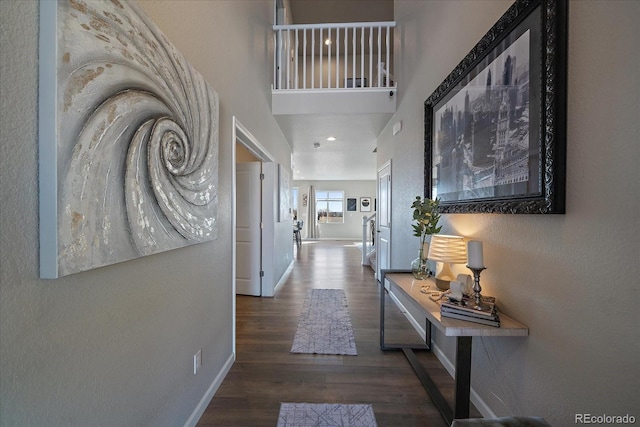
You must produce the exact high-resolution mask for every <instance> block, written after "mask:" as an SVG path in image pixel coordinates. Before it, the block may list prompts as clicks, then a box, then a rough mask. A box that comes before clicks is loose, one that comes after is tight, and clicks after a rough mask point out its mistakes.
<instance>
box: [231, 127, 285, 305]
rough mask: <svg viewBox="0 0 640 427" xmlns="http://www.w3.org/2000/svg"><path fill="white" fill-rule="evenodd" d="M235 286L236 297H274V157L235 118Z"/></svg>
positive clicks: (233, 215) (233, 216) (233, 214)
mask: <svg viewBox="0 0 640 427" xmlns="http://www.w3.org/2000/svg"><path fill="white" fill-rule="evenodd" d="M232 129H233V135H232V137H233V141H234V144H233V157H232V158H233V178H232V179H233V182H232V186H233V190H232V194H233V202H232V205H233V212H232V220H233V227H232V229H233V237H232V240H233V256H232V258H233V265H234V268H233V286H234V293H235V294H242V295H252V296H273V275H274V272H273V270H274V265H273V262H272V260H271V258H269V257H267V256H266V255H267V254H268V252H267V251H265V250H264V245H265V242H269V241H273V235H274V222H275V218H274V215H273V200H274V191H275V173H274V170H275V166H274V165H275V163H274V158H273V156H272V155H271V154H270V153H269V152H268V151H267V150H266V149H265V148H264V147H263V146H262V145H261V144H260V143H259V142H258V140H257V139H256V138H255V137H254V136H253V135H252V134H251V132H249V131H248V130H247V128H245V127H244V126H243V125H242V123H240V121H239V120H238V119H237V118H236V117H235V116H234V117H233V128H232Z"/></svg>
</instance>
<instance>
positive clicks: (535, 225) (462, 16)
mask: <svg viewBox="0 0 640 427" xmlns="http://www.w3.org/2000/svg"><path fill="white" fill-rule="evenodd" d="M511 4H512V2H511V1H447V2H443V1H419V2H417V1H412V0H396V2H395V17H396V21H397V23H398V28H397V31H398V32H399V33H400V37H396V41H397V44H396V46H395V52H396V57H395V61H396V64H395V65H396V67H395V70H396V76H397V81H398V82H399V84H400V87H399V89H398V96H399V99H398V111H397V113H396V114H395V116H394V118H393V119H392V120H391V121H390V123H389V125H388V126H387V128H386V129H385V130H384V131H383V132H382V134H381V136H380V138H379V141H378V154H379V156H378V164H379V165H381V164H382V163H384V162H385V161H387V160H388V159H389V158H393V165H394V170H393V172H394V179H393V247H392V253H393V259H392V267H393V268H406V267H408V266H409V263H410V261H411V259H412V258H413V257H414V256H415V250H416V245H410V244H407V243H406V242H407V241H409V239H410V238H412V237H411V229H410V226H409V224H410V222H411V209H410V208H409V206H410V204H411V200H412V199H413V197H415V195H419V194H422V191H423V184H422V183H423V162H422V153H423V142H422V141H423V136H424V129H423V123H424V106H423V103H424V101H425V99H427V98H428V97H429V95H430V94H431V93H432V92H433V90H435V89H436V88H437V87H438V85H439V84H440V83H441V82H442V81H443V80H444V78H445V77H446V76H447V75H448V74H449V73H450V72H451V70H453V68H454V67H455V66H456V65H457V64H458V62H459V61H460V60H461V59H462V58H463V57H464V56H465V55H466V54H467V53H468V52H469V50H470V49H471V48H472V47H473V46H474V45H475V43H477V41H478V40H480V38H481V37H482V36H483V35H484V34H485V33H486V31H487V30H488V29H489V28H490V27H491V26H492V25H493V24H494V23H495V22H496V21H497V19H498V18H499V17H500V16H501V15H502V14H503V13H504V12H505V11H506V10H507V9H508V7H509V6H510V5H511ZM639 19H640V2H633V1H571V2H570V7H569V61H568V120H567V128H568V131H567V180H566V182H567V213H566V214H565V215H546V216H536V215H498V214H474V215H471V214H466V215H465V214H458V215H444V216H443V221H442V224H443V225H444V228H443V230H442V231H443V233H455V234H461V235H464V236H468V237H472V238H474V239H479V240H482V241H483V242H484V248H485V251H484V255H485V264H486V265H487V267H488V269H487V270H486V271H485V272H483V274H482V286H483V290H484V291H486V293H487V294H489V295H494V296H496V297H497V298H498V301H499V306H500V308H501V309H502V310H503V311H504V312H505V313H507V314H509V315H511V316H512V317H514V318H516V319H517V320H519V321H521V322H523V323H525V324H526V325H527V326H528V327H529V330H530V336H529V337H527V338H515V339H504V338H476V339H474V344H473V345H474V349H473V366H472V388H473V389H474V390H475V391H476V392H477V393H478V396H479V397H480V398H481V400H482V402H483V403H484V404H486V405H487V407H486V408H485V409H486V410H487V411H488V412H487V411H485V412H486V413H490V412H493V413H495V414H497V415H536V416H542V417H544V418H546V419H547V421H548V422H549V423H550V424H551V425H554V426H567V425H573V424H574V421H575V419H574V416H575V414H577V413H590V414H599V415H602V414H609V415H625V414H627V413H629V414H632V415H634V416H635V417H636V420H638V419H640V410H639V409H638V408H639V406H638V396H640V372H639V371H640V364H639V363H638V360H640V335H639V333H640V332H639V331H640V328H639V326H640V321H639V319H640V316H639V315H638V307H639V303H640V301H639V298H638V277H640V267H639V266H640V262H639V261H640V258H639V257H640V219H639V218H640V217H639V216H638V212H639V211H640V197H639V195H640V172H639V170H640V169H639V168H638V167H637V162H638V159H640V143H639V137H638V135H640V120H638V111H639V110H640V99H639V96H640V95H639V89H638V88H639V86H638V78H637V76H638V74H637V70H638V69H639V68H640V59H639V58H640V52H639V50H638V39H639V38H640V32H639V30H638V29H639V27H638V20H639ZM398 120H402V122H403V129H402V131H401V132H400V133H399V134H397V135H395V136H392V134H391V126H392V124H393V123H395V122H396V121H398ZM412 239H414V240H415V238H412ZM435 341H436V344H437V345H438V346H439V348H441V349H443V350H444V352H445V354H446V356H447V357H448V358H449V359H450V360H451V361H453V339H451V338H445V337H443V336H441V335H436V337H435Z"/></svg>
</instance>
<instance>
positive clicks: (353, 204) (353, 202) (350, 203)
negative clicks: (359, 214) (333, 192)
mask: <svg viewBox="0 0 640 427" xmlns="http://www.w3.org/2000/svg"><path fill="white" fill-rule="evenodd" d="M357 210H358V199H356V198H355V197H354V198H353V199H347V212H355V211H357Z"/></svg>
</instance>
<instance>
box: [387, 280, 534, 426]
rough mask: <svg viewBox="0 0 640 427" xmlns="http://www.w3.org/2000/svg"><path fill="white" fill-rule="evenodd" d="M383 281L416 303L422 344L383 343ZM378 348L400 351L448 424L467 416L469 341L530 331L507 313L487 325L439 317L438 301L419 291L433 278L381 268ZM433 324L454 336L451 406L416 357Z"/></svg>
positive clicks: (428, 343)
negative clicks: (497, 323) (496, 322)
mask: <svg viewBox="0 0 640 427" xmlns="http://www.w3.org/2000/svg"><path fill="white" fill-rule="evenodd" d="M385 281H386V282H388V283H389V292H391V291H394V292H396V291H397V292H399V293H402V294H403V295H405V296H406V297H407V298H409V299H410V300H412V301H413V302H414V303H416V306H417V307H419V308H420V309H421V312H422V314H424V317H425V320H426V324H425V326H426V327H425V331H426V339H425V344H424V345H415V344H386V343H385V341H384V312H385V293H386V290H385ZM380 286H381V289H380V348H381V349H382V350H383V351H402V352H403V353H404V355H405V356H406V358H407V360H408V361H409V364H411V367H412V368H413V370H414V371H415V372H416V375H417V376H418V378H419V379H420V382H421V383H422V385H423V387H424V388H425V390H426V391H427V393H428V394H429V396H431V398H432V399H433V403H434V404H435V405H436V407H437V408H438V410H439V411H440V414H441V415H442V417H443V418H444V420H445V421H446V422H447V424H448V425H450V424H451V422H452V421H453V420H454V419H456V418H469V404H470V398H469V393H470V390H471V341H472V338H473V337H476V336H483V337H509V336H510V337H517V336H527V335H529V329H528V328H527V327H526V326H525V325H523V324H521V323H518V322H517V321H515V320H513V319H512V318H510V317H509V316H507V315H505V314H503V313H500V327H499V328H497V327H494V326H486V325H481V324H478V323H472V322H467V321H464V320H457V319H451V318H447V317H440V305H439V304H438V303H437V302H435V301H432V300H431V299H430V298H429V295H428V294H424V293H422V292H420V289H421V288H422V287H423V286H431V289H437V288H436V285H435V281H434V280H433V279H427V280H416V279H414V277H413V275H412V274H411V272H410V271H407V270H382V271H381V273H380ZM432 325H433V326H435V327H436V328H437V329H438V330H440V331H441V332H442V333H443V334H444V335H445V336H451V337H456V340H457V347H456V360H455V369H456V377H455V400H454V407H453V408H452V407H451V406H450V405H449V403H448V402H447V401H446V400H445V398H444V397H443V396H442V393H441V392H440V390H439V389H438V387H437V386H436V385H435V383H434V382H433V380H432V379H431V377H430V376H429V374H428V373H427V371H426V369H425V368H424V367H423V366H422V364H421V363H420V361H419V360H418V358H417V357H416V355H415V353H414V350H424V351H431V326H432Z"/></svg>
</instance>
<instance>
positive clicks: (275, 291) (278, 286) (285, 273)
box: [264, 260, 294, 297]
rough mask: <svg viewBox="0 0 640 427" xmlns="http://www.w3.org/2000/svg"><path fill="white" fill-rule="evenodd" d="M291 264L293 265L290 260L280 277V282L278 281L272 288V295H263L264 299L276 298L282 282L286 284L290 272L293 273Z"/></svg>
mask: <svg viewBox="0 0 640 427" xmlns="http://www.w3.org/2000/svg"><path fill="white" fill-rule="evenodd" d="M293 264H294V263H293V260H291V263H290V264H289V267H287V269H286V270H285V272H284V273H283V274H282V277H280V280H278V283H276V286H275V287H274V288H273V295H264V296H265V297H274V296H276V294H277V293H278V290H280V287H281V286H282V285H284V282H286V281H287V279H288V278H289V274H291V271H293Z"/></svg>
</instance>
